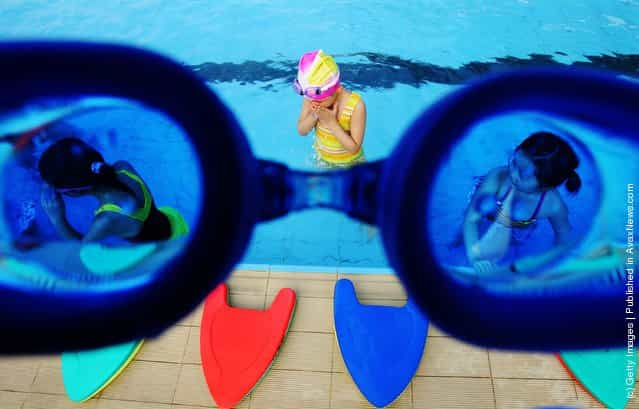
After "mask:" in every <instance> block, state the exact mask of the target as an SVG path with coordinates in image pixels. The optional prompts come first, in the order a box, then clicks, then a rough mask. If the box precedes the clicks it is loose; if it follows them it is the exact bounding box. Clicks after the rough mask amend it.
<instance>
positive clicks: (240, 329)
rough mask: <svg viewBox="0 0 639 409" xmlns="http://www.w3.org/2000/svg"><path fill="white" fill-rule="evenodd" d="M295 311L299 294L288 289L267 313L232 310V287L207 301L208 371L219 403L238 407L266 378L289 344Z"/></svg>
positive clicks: (204, 351)
mask: <svg viewBox="0 0 639 409" xmlns="http://www.w3.org/2000/svg"><path fill="white" fill-rule="evenodd" d="M294 308H295V292H294V291H293V290H292V289H290V288H283V289H281V290H280V291H279V293H277V297H275V300H274V301H273V304H271V307H270V308H269V309H267V310H265V311H260V310H250V309H244V308H233V307H231V306H229V305H228V287H227V286H226V284H221V285H219V286H218V287H217V288H216V289H215V290H214V291H213V292H212V293H211V294H209V296H208V297H207V299H206V302H205V304H204V312H203V314H202V325H201V332H200V353H201V355H202V369H203V370H204V377H205V378H206V383H207V384H208V386H209V391H211V395H212V396H213V399H214V400H215V402H216V403H217V404H218V406H220V407H221V408H232V407H233V406H234V405H237V404H238V403H239V402H240V401H241V400H242V398H244V396H246V394H248V393H249V392H250V391H251V389H253V387H255V385H256V384H257V383H258V382H259V380H260V379H261V378H262V376H264V374H265V373H266V371H267V370H268V368H269V367H270V366H271V363H272V362H273V358H275V355H276V354H277V351H278V349H279V347H280V345H281V344H282V341H283V340H284V336H285V335H286V332H287V331H288V327H289V323H290V321H291V318H292V315H293V309H294Z"/></svg>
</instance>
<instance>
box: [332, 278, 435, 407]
mask: <svg viewBox="0 0 639 409" xmlns="http://www.w3.org/2000/svg"><path fill="white" fill-rule="evenodd" d="M333 303H334V304H333V305H334V315H335V317H334V319H335V334H336V336H337V342H338V344H339V348H340V351H341V352H342V357H343V358H344V362H345V364H346V368H348V372H349V373H350V374H351V377H352V378H353V381H354V382H355V384H356V385H357V387H358V388H359V390H360V391H361V392H362V394H363V395H364V396H365V397H366V399H368V401H369V402H370V403H372V404H373V405H375V406H376V407H378V408H381V407H384V406H386V405H389V404H391V403H392V402H393V401H394V400H395V399H397V398H398V397H399V395H401V393H402V392H403V391H404V389H406V386H408V384H409V383H410V381H411V379H413V376H414V375H415V372H416V371H417V368H418V367H419V362H420V361H421V359H422V354H423V352H424V346H425V345H426V336H427V335H428V319H427V318H426V317H425V316H424V315H423V313H422V312H421V311H420V310H419V309H418V308H417V306H416V305H415V304H414V303H413V302H412V301H410V300H409V301H408V302H407V303H406V305H405V306H403V307H391V306H382V305H362V304H360V303H359V301H358V300H357V296H356V294H355V288H354V287H353V283H351V282H350V280H346V279H341V280H338V281H337V283H336V284H335V295H334V301H333Z"/></svg>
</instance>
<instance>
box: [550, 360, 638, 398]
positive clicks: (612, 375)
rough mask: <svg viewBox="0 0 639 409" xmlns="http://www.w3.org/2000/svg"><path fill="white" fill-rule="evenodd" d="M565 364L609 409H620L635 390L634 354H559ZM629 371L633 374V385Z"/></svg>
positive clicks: (582, 384) (635, 362)
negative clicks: (630, 381)
mask: <svg viewBox="0 0 639 409" xmlns="http://www.w3.org/2000/svg"><path fill="white" fill-rule="evenodd" d="M560 356H561V360H562V361H563V363H564V365H565V366H566V367H567V368H568V369H569V371H570V372H571V373H572V375H573V376H574V377H575V379H576V380H577V381H578V382H579V383H580V384H581V386H582V387H583V388H584V389H586V390H587V391H588V392H589V393H590V394H591V395H592V396H593V397H595V398H596V399H597V400H599V401H600V402H601V403H603V404H604V405H605V406H606V407H608V408H611V409H623V408H625V407H626V404H627V403H628V399H629V396H632V395H631V393H632V392H633V390H634V379H635V377H636V373H637V371H636V367H637V353H636V351H633V352H632V353H630V354H628V351H627V349H626V348H614V349H603V350H592V351H570V352H562V353H561V354H560ZM629 370H630V371H632V372H631V375H632V383H631V385H627V383H628V382H629V381H628V379H630V376H629V373H628V372H629Z"/></svg>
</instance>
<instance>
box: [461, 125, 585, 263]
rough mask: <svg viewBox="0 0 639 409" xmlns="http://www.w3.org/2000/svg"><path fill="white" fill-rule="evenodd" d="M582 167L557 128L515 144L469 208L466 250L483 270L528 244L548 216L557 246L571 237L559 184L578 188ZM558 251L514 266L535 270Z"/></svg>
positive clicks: (478, 187)
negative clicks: (513, 246)
mask: <svg viewBox="0 0 639 409" xmlns="http://www.w3.org/2000/svg"><path fill="white" fill-rule="evenodd" d="M578 166H579V159H578V157H577V155H576V154H575V152H574V151H573V149H572V148H571V147H570V145H569V144H568V143H566V142H565V141H563V140H562V139H560V138H559V137H558V136H556V135H554V134H552V133H549V132H537V133H534V134H532V135H530V136H529V137H528V138H526V139H525V140H524V141H523V142H522V143H521V144H520V145H519V146H518V147H517V148H516V149H515V152H514V153H513V155H512V156H511V158H510V160H509V163H508V166H502V167H498V168H495V169H493V170H491V171H490V172H489V173H488V174H487V175H486V176H485V177H484V178H483V180H482V181H481V183H480V184H479V185H478V186H477V187H476V190H475V192H474V193H473V197H472V199H471V202H470V205H469V206H468V209H467V210H466V216H465V219H464V229H463V230H464V232H463V233H464V243H465V246H466V254H467V256H468V259H469V261H470V262H471V264H472V265H473V267H474V268H475V270H476V271H477V272H478V273H488V272H491V271H492V270H494V268H495V264H494V262H497V261H499V260H501V259H502V258H504V257H505V256H506V254H507V253H508V250H509V248H510V246H511V244H513V243H519V244H522V245H525V242H526V240H527V239H528V237H529V236H530V230H531V229H533V228H534V227H535V225H536V224H538V223H539V222H540V221H541V220H543V219H546V220H548V222H549V223H550V225H551V227H552V229H553V232H554V236H555V237H554V239H555V240H554V242H555V248H556V249H557V250H561V249H562V248H563V247H562V246H565V245H566V244H567V243H569V242H570V240H571V232H572V228H571V226H570V223H569V221H568V208H567V206H566V204H565V203H564V201H563V199H562V197H561V195H560V194H559V192H558V191H557V190H556V188H557V187H559V186H560V185H562V184H565V186H566V189H567V190H568V191H569V192H571V193H576V192H578V191H579V189H580V187H581V179H580V178H579V175H578V174H577V173H576V172H575V169H576V168H577V167H578ZM486 225H488V226H486ZM481 226H484V229H482V227H481ZM480 230H484V231H483V232H480ZM554 253H555V252H548V254H547V256H531V257H527V258H526V259H525V260H526V261H525V262H523V263H522V261H523V260H524V259H519V260H518V261H517V264H515V263H513V264H511V267H510V268H511V271H513V272H516V271H517V270H518V268H517V267H516V265H519V266H521V265H522V264H524V265H527V267H528V268H530V269H534V266H535V265H537V264H539V265H541V264H543V263H544V262H545V261H547V260H546V258H550V257H551V256H553V254H554Z"/></svg>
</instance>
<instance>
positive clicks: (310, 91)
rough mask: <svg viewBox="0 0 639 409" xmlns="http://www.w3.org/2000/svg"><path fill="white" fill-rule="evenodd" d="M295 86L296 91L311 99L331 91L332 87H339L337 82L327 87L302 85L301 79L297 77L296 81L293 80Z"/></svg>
mask: <svg viewBox="0 0 639 409" xmlns="http://www.w3.org/2000/svg"><path fill="white" fill-rule="evenodd" d="M293 88H294V89H295V92H296V93H297V94H298V95H301V96H307V97H309V98H311V99H316V100H317V99H318V98H319V96H320V95H322V94H323V93H324V92H326V91H329V90H330V89H331V88H337V87H336V84H333V85H329V86H327V87H325V88H322V87H313V86H310V87H306V88H304V87H302V84H300V82H299V80H298V79H297V78H295V81H293Z"/></svg>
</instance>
